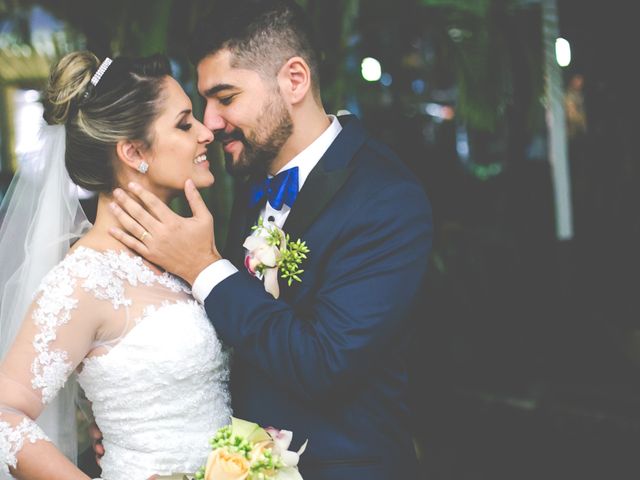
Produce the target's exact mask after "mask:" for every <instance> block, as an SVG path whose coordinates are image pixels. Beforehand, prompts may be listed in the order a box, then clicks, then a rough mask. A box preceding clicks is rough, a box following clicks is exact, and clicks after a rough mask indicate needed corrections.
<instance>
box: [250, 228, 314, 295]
mask: <svg viewBox="0 0 640 480" xmlns="http://www.w3.org/2000/svg"><path fill="white" fill-rule="evenodd" d="M251 229H252V230H253V233H252V234H251V235H249V236H248V237H247V238H246V240H245V241H244V244H243V246H244V248H246V249H247V254H246V256H245V258H244V265H245V267H246V268H247V270H248V271H249V273H250V274H251V275H254V276H256V277H258V278H259V279H261V280H263V281H264V288H265V290H266V291H267V292H269V293H270V294H271V295H273V297H274V298H278V297H279V296H280V287H279V286H278V273H280V277H281V278H283V279H285V280H286V281H287V284H288V285H291V284H292V283H293V281H294V280H295V281H297V282H301V281H302V280H301V279H300V275H301V274H302V272H304V270H302V269H301V268H300V265H301V264H302V262H303V261H304V260H305V259H306V258H307V255H306V254H307V253H309V248H308V247H307V245H306V243H305V242H303V241H301V240H300V239H298V240H296V241H295V242H292V241H291V240H290V239H289V235H287V234H285V233H284V231H283V230H282V229H281V228H279V227H278V226H277V225H276V224H274V223H273V222H267V223H264V222H263V221H262V218H260V219H259V220H258V224H257V225H254V226H253V227H252V228H251Z"/></svg>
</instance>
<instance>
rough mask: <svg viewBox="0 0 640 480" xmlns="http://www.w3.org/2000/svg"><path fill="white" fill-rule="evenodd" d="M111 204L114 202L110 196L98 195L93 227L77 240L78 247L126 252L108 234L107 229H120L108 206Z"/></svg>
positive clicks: (124, 248) (120, 244)
mask: <svg viewBox="0 0 640 480" xmlns="http://www.w3.org/2000/svg"><path fill="white" fill-rule="evenodd" d="M112 202H115V199H114V197H113V195H112V194H106V193H100V194H98V206H97V209H96V219H95V221H94V223H93V227H92V228H91V229H90V230H89V231H88V232H87V233H86V234H85V235H84V236H83V237H82V238H81V239H80V240H78V242H77V243H78V245H84V246H86V247H91V248H94V249H96V250H128V249H127V247H126V246H124V245H123V244H122V243H120V242H119V241H118V240H116V239H115V238H114V237H113V236H112V235H111V234H110V233H109V229H111V228H113V227H115V228H120V229H122V226H121V225H120V222H119V221H118V219H117V217H116V216H115V214H114V213H113V211H112V210H111V207H110V206H109V204H111V203H112Z"/></svg>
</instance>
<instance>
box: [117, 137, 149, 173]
mask: <svg viewBox="0 0 640 480" xmlns="http://www.w3.org/2000/svg"><path fill="white" fill-rule="evenodd" d="M116 155H117V156H118V160H120V161H121V162H122V163H124V164H125V165H126V166H128V167H131V168H133V169H134V170H138V167H139V166H140V163H141V162H143V161H144V162H147V163H149V155H148V152H147V151H146V149H145V148H144V146H143V144H142V142H136V141H132V140H120V141H119V142H118V143H117V144H116Z"/></svg>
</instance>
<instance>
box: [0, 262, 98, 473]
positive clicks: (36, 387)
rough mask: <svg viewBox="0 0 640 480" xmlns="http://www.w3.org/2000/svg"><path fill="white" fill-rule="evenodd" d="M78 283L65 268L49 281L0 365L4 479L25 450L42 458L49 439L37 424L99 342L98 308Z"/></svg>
mask: <svg viewBox="0 0 640 480" xmlns="http://www.w3.org/2000/svg"><path fill="white" fill-rule="evenodd" d="M76 283H77V282H76V279H75V278H74V277H73V276H72V275H70V274H69V272H68V271H66V270H65V269H62V268H57V269H54V270H53V271H52V272H50V274H49V275H47V277H45V279H44V280H43V282H42V284H41V286H40V288H39V290H38V292H37V293H36V296H35V300H34V301H33V303H32V304H31V306H30V308H29V310H28V312H27V314H26V316H25V318H24V321H23V323H22V326H21V329H20V331H19V333H18V335H17V337H16V339H15V341H14V343H13V345H12V347H11V349H10V350H9V351H8V353H7V355H6V357H5V358H4V359H3V360H2V363H0V478H11V477H8V474H9V467H11V468H12V469H16V468H17V464H18V459H19V456H20V458H22V456H21V451H22V450H23V449H24V454H25V455H26V456H25V458H27V456H28V458H29V459H30V460H29V461H31V458H37V455H38V452H37V445H38V443H40V442H39V441H40V440H43V441H48V438H47V436H46V435H45V434H44V432H43V431H42V430H41V429H40V427H39V426H38V425H37V424H36V423H35V420H36V419H37V418H38V416H39V415H40V413H41V412H42V410H43V409H44V407H45V406H46V405H47V404H48V403H50V402H51V401H52V400H53V399H54V398H55V396H56V394H57V393H58V392H59V390H60V389H61V388H62V387H63V386H64V384H65V382H66V381H67V379H68V378H69V377H70V376H71V374H72V373H73V372H74V370H75V369H76V367H77V366H78V365H79V364H80V362H81V361H82V360H83V358H84V357H85V356H86V355H87V352H89V350H90V349H91V345H92V343H93V342H94V340H95V338H96V332H97V329H98V326H99V319H100V314H99V310H96V305H95V301H93V298H92V297H91V296H89V295H87V294H86V293H85V292H84V291H83V290H82V289H81V288H77V286H76ZM27 445H33V447H32V448H29V449H27V448H26V447H27ZM27 450H29V452H28V453H27ZM32 455H33V457H32ZM3 474H4V476H3Z"/></svg>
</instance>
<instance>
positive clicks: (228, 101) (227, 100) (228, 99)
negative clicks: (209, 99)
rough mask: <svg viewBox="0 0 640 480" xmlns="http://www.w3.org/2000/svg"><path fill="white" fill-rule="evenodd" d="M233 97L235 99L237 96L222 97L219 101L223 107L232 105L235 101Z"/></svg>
mask: <svg viewBox="0 0 640 480" xmlns="http://www.w3.org/2000/svg"><path fill="white" fill-rule="evenodd" d="M233 97H235V95H229V96H228V97H220V98H219V99H218V101H219V102H220V103H221V104H222V105H225V106H226V105H230V104H231V101H232V100H233Z"/></svg>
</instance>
